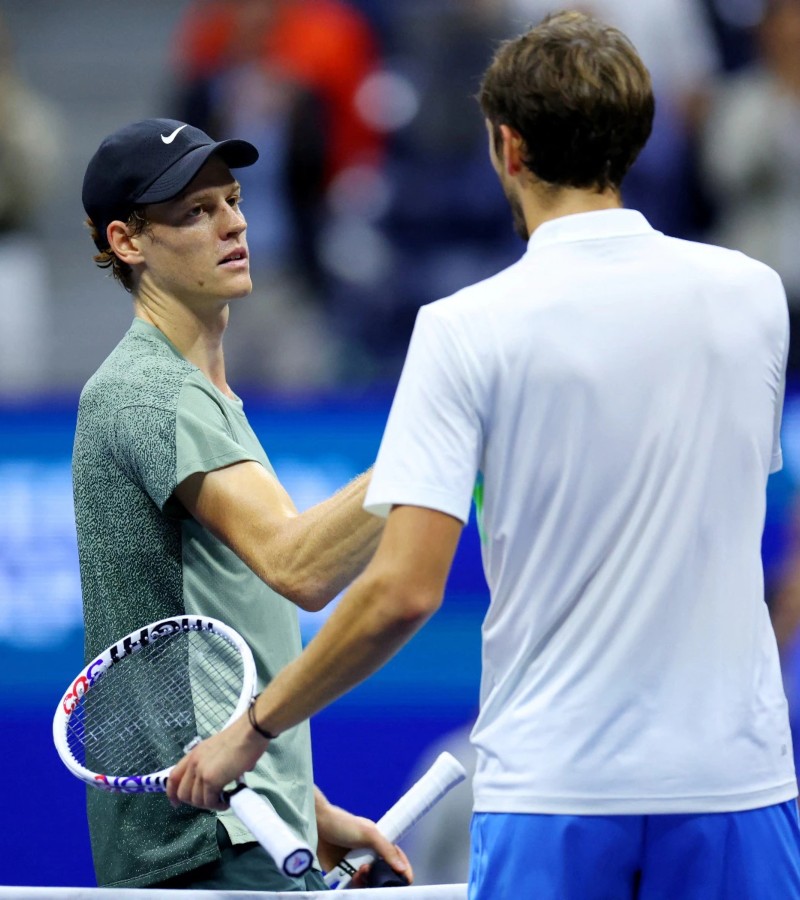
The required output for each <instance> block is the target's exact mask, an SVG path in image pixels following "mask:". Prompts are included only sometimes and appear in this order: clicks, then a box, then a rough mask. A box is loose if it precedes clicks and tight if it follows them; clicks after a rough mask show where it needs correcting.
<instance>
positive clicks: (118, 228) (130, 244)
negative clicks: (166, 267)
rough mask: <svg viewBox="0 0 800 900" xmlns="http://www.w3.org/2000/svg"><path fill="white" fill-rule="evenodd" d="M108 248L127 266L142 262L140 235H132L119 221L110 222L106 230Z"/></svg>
mask: <svg viewBox="0 0 800 900" xmlns="http://www.w3.org/2000/svg"><path fill="white" fill-rule="evenodd" d="M106 238H107V239H108V246H109V247H110V248H111V251H112V252H113V253H114V255H115V256H116V257H117V258H118V259H120V260H121V261H122V262H124V263H127V264H128V265H129V266H132V265H136V263H141V262H144V257H143V256H142V252H141V234H137V235H132V234H131V233H130V231H129V229H128V226H127V225H126V224H125V223H124V222H123V221H121V220H119V219H116V220H115V221H113V222H110V223H109V225H108V228H107V229H106Z"/></svg>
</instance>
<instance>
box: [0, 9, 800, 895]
mask: <svg viewBox="0 0 800 900" xmlns="http://www.w3.org/2000/svg"><path fill="white" fill-rule="evenodd" d="M576 5H577V6H580V7H582V8H586V9H590V10H593V11H594V12H595V13H596V14H597V15H598V16H599V17H601V18H605V19H607V20H608V21H609V22H611V23H612V24H616V25H618V26H619V27H621V28H622V29H623V30H624V31H625V32H626V33H627V34H628V35H629V36H630V37H631V39H632V40H633V42H634V43H635V44H636V46H637V48H638V49H639V51H640V53H641V54H642V56H643V58H644V60H645V62H646V63H647V65H648V67H649V68H650V69H651V72H652V75H653V80H654V85H655V89H656V95H657V100H658V114H657V119H656V124H655V129H654V133H653V137H652V139H651V141H650V143H649V145H648V147H647V149H646V151H645V153H644V154H643V155H642V158H641V159H640V161H639V162H638V163H637V166H636V167H635V168H634V170H633V171H632V172H631V174H630V176H629V178H628V179H627V181H626V184H625V201H626V203H627V205H629V206H633V207H636V208H639V209H641V210H642V211H643V212H645V214H646V215H647V216H648V217H649V218H650V220H651V222H652V224H653V225H654V226H655V227H657V228H659V229H661V230H663V231H665V232H666V233H668V234H672V235H674V236H677V237H685V238H691V239H697V240H704V241H713V242H719V243H724V244H726V245H728V246H733V247H736V248H737V249H742V250H744V251H745V252H748V253H750V254H751V255H753V256H756V257H757V258H761V259H763V260H764V261H765V262H767V263H769V264H770V265H772V266H774V267H775V268H776V269H777V270H778V271H779V272H780V273H781V275H782V276H783V278H784V282H785V284H786V286H787V293H788V295H789V300H790V309H791V311H792V319H793V325H794V318H795V317H794V310H795V308H797V307H800V253H798V241H800V0H777V2H772V3H766V4H764V3H762V2H760V0H719V2H716V0H694V2H692V0H637V2H636V3H631V2H630V0H585V2H581V3H578V4H576ZM557 8H559V7H558V5H556V4H550V3H544V2H541V0H403V2H398V3H382V2H380V0H361V2H355V0H353V2H349V3H348V2H345V0H221V2H218V0H193V2H190V0H139V2H137V3H136V4H122V3H99V2H96V0H94V2H92V0H70V2H69V3H68V4H61V3H57V2H46V0H0V510H2V516H0V760H1V761H2V762H3V763H5V766H6V771H8V772H10V773H12V775H11V784H12V787H11V796H10V797H9V798H8V799H9V800H10V802H9V803H8V804H7V807H6V810H7V811H6V815H5V816H4V817H3V824H2V825H0V834H1V835H2V837H3V845H4V849H5V851H6V852H5V856H4V864H3V867H2V874H0V882H2V883H4V884H11V885H13V884H19V885H26V884H30V885H33V884H40V885H82V884H92V883H93V876H92V871H91V863H90V857H89V851H88V837H87V832H86V825H85V819H84V814H83V789H82V787H81V786H80V785H79V784H78V783H77V782H76V781H74V779H72V777H71V776H70V775H69V774H68V773H67V771H66V770H65V769H63V767H62V766H61V764H60V762H59V761H58V759H57V756H56V754H55V750H54V749H53V747H52V740H51V736H50V721H51V716H52V712H53V711H54V709H55V706H56V704H57V702H58V700H59V698H60V696H61V694H62V692H63V691H64V689H65V688H66V685H67V682H68V681H69V679H70V678H71V677H72V676H73V675H74V674H75V672H76V671H77V670H78V669H79V668H80V667H81V665H82V632H81V600H80V584H79V578H78V571H77V554H76V549H75V535H74V524H73V521H72V497H71V483H70V470H69V466H70V452H71V442H72V432H73V428H74V421H75V414H76V409H77V399H78V394H79V391H80V389H81V387H82V385H83V383H84V382H85V381H86V379H87V378H88V377H89V375H91V373H92V372H93V371H94V369H95V368H96V367H97V366H98V365H99V363H100V362H101V361H102V360H103V358H104V357H105V356H106V355H107V354H108V352H109V351H110V350H111V349H112V347H113V346H114V344H115V343H116V342H117V341H118V340H119V338H120V337H121V336H122V334H123V333H124V331H125V330H126V329H127V327H128V324H129V321H130V318H131V306H130V299H129V298H128V297H127V295H125V293H124V292H123V291H122V290H121V289H120V288H119V287H118V286H117V285H115V284H114V283H112V282H111V280H110V279H109V278H108V277H107V276H106V275H105V273H103V272H101V271H99V270H97V269H96V268H95V267H94V265H93V263H92V259H91V256H92V245H91V242H90V240H89V238H88V234H87V231H86V229H85V227H84V225H83V224H82V223H83V218H84V216H83V210H82V208H81V204H80V186H81V180H82V176H83V171H84V169H85V166H86V163H87V161H88V159H89V157H90V156H91V154H92V153H93V152H94V150H95V149H96V147H97V145H98V143H99V142H100V140H101V139H102V138H103V137H104V136H105V135H106V134H108V133H109V132H111V131H113V130H114V129H116V128H117V127H119V126H120V125H122V124H124V123H126V122H128V121H131V120H134V119H137V118H145V117H150V116H166V117H175V118H181V119H187V120H189V121H192V123H193V124H196V125H199V126H201V127H203V128H205V129H206V130H208V131H209V132H210V133H212V134H213V135H214V136H215V137H220V138H222V137H228V136H238V137H246V138H248V139H250V140H252V141H253V142H254V143H256V144H257V145H258V146H259V148H260V149H261V151H262V159H261V161H260V164H259V165H258V166H256V167H253V169H252V170H241V172H240V173H238V174H239V175H240V176H241V181H242V184H243V189H244V198H245V199H244V206H243V209H244V211H245V214H246V215H247V217H248V223H249V231H248V237H249V242H250V246H251V257H252V264H253V274H254V281H255V284H256V289H255V291H254V295H253V297H251V298H249V299H247V300H245V301H242V302H241V303H239V304H237V305H236V306H235V308H234V310H233V313H232V319H231V327H230V332H229V335H228V342H227V362H228V367H229V375H230V379H231V383H232V385H233V387H234V388H235V389H236V390H238V391H239V392H240V393H241V394H242V396H243V398H244V400H245V404H246V408H247V410H248V414H249V416H250V418H251V421H252V423H253V426H254V428H255V430H256V432H257V433H258V434H259V437H260V438H261V440H262V443H263V444H264V447H265V449H266V451H267V453H268V455H269V456H270V458H271V460H272V462H273V464H274V466H275V468H276V471H277V473H278V475H279V477H280V478H281V480H282V481H283V482H284V484H285V485H286V487H287V489H288V490H289V492H290V493H291V494H292V496H293V497H294V498H295V501H296V502H297V504H298V506H299V507H301V508H302V507H305V506H308V505H310V504H312V503H314V502H316V501H317V500H320V499H322V498H324V497H325V496H327V495H329V494H330V493H331V492H332V491H333V490H335V489H336V488H338V487H339V486H341V485H342V484H343V483H344V482H346V481H347V480H348V479H349V478H350V477H352V476H353V475H355V474H356V473H358V472H359V471H363V470H364V469H365V468H366V467H368V466H369V465H370V464H371V462H372V460H373V459H374V456H375V452H376V450H377V447H378V444H379V441H380V437H381V432H382V429H383V425H384V422H385V419H386V415H387V412H388V408H389V403H390V402H391V396H392V392H393V389H394V386H395V384H396V380H397V377H398V374H399V371H400V366H401V364H402V360H403V356H404V353H405V348H406V345H407V342H408V337H409V335H410V331H411V327H412V325H413V321H414V317H415V315H416V311H417V309H418V308H419V306H420V305H422V304H423V303H426V302H430V301H432V300H435V299H437V298H439V297H442V296H445V295H447V294H450V293H452V292H454V291H456V290H458V289H459V288H460V287H463V286H465V285H466V284H468V283H470V282H473V281H475V280H478V279H480V278H482V277H485V276H487V275H490V274H492V273H493V272H495V271H497V270H498V269H500V268H502V267H503V266H505V265H507V264H508V263H510V262H511V261H513V260H514V259H515V258H517V257H518V256H519V255H520V254H521V252H522V250H523V245H522V244H521V243H520V242H519V241H518V239H516V238H515V237H514V235H513V231H512V228H511V222H510V216H509V214H508V211H507V209H506V204H505V200H504V198H503V196H502V193H501V191H500V189H499V187H498V186H497V184H496V179H495V177H494V173H493V172H492V170H491V168H490V166H489V163H488V159H487V155H486V137H485V131H484V126H483V122H482V120H481V117H480V114H479V112H478V109H477V106H476V104H475V102H474V100H473V95H474V93H475V91H476V90H477V87H478V84H479V79H480V74H481V72H482V70H483V69H484V67H485V66H486V64H487V63H488V61H489V59H490V58H491V54H492V52H493V48H494V47H495V46H496V43H497V41H498V40H500V39H502V38H504V37H508V36H511V35H513V34H515V33H518V32H519V31H520V30H522V29H523V28H524V27H525V26H526V25H528V24H530V23H533V22H536V21H538V20H539V19H540V18H541V16H542V15H543V14H545V13H546V12H548V11H550V10H553V9H557ZM795 343H800V342H795ZM790 367H791V369H790V390H789V396H788V398H787V407H786V413H785V418H784V435H783V443H784V455H785V468H784V471H783V472H781V473H779V474H778V475H776V476H773V478H772V479H771V481H770V484H769V498H768V500H769V503H768V506H769V509H768V516H767V522H766V527H765V538H764V561H765V570H766V575H767V585H766V592H765V600H766V601H767V602H769V603H770V605H771V608H772V609H773V612H774V617H775V622H776V630H777V632H778V638H779V642H780V647H781V651H782V654H783V659H784V666H785V672H786V683H787V693H788V695H789V698H790V702H791V706H792V710H793V717H796V716H797V711H798V709H800V701H798V702H795V695H796V693H797V690H796V687H795V685H796V684H797V683H800V678H798V676H797V672H798V671H800V662H798V658H800V651H799V650H798V641H797V638H796V635H797V622H798V620H800V613H799V612H798V610H799V609H800V600H798V597H800V562H799V561H800V553H798V552H797V546H796V545H797V534H796V527H795V526H796V521H797V516H796V483H797V477H798V472H800V395H798V393H797V392H796V387H795V381H796V372H797V370H798V367H797V362H796V360H794V358H792V359H791V360H790ZM487 602H488V596H487V592H486V586H485V583H484V580H483V575H482V572H481V567H480V549H479V542H478V538H477V535H476V530H475V527H474V523H472V522H471V523H470V524H469V525H468V527H467V529H466V530H465V533H464V538H463V539H462V542H461V546H460V548H459V553H458V557H457V560H456V564H455V566H454V570H453V573H452V576H451V578H450V582H449V584H448V592H447V597H446V600H445V604H444V607H443V609H442V611H441V612H440V613H439V614H438V615H437V616H436V617H435V618H434V620H433V621H432V622H431V623H430V624H429V625H428V626H427V627H426V629H424V630H423V632H422V633H421V634H420V635H419V636H418V637H417V638H415V639H414V641H412V643H411V644H410V645H409V646H408V647H407V648H406V649H405V650H404V651H403V652H402V653H401V654H400V656H399V657H398V658H397V659H396V660H395V661H393V662H392V663H391V664H390V665H389V666H388V667H387V668H386V669H385V670H384V671H382V672H381V673H380V674H379V675H377V676H376V677H375V678H374V679H372V680H371V681H370V682H369V683H367V684H365V685H364V686H362V687H361V688H359V689H358V690H357V691H355V692H353V693H352V694H351V695H349V696H347V697H346V698H343V699H342V700H341V701H339V702H338V703H337V704H335V705H334V706H333V707H332V708H331V709H330V710H328V711H326V712H325V713H323V714H322V715H320V716H318V717H317V718H316V719H315V720H314V722H313V725H312V734H313V739H314V749H315V766H316V773H317V781H318V783H319V784H320V786H321V787H322V788H323V789H324V790H325V791H326V792H327V793H328V794H329V796H330V797H331V799H332V800H333V801H334V802H337V803H340V804H342V805H345V806H348V807H349V808H351V809H352V810H353V811H355V812H359V813H362V814H365V815H369V816H373V817H376V818H377V817H379V816H380V815H381V814H382V813H383V812H384V811H385V809H386V808H387V807H388V806H389V805H390V804H391V803H392V802H393V800H394V799H395V798H396V797H397V796H398V795H399V793H400V792H401V791H402V790H404V789H405V787H407V783H408V779H409V777H410V776H411V773H412V771H414V767H415V764H416V763H417V760H418V759H419V758H420V756H421V755H423V754H424V753H425V750H426V748H427V747H428V746H429V744H430V743H431V742H435V741H439V740H441V739H442V738H443V736H446V735H447V734H449V733H450V732H451V731H452V730H454V729H458V728H459V727H460V726H462V725H463V724H464V723H466V722H468V721H469V720H470V719H471V717H472V714H473V711H474V709H475V707H476V704H477V699H478V679H479V670H480V623H481V620H482V617H483V614H484V611H485V608H486V604H487ZM322 615H323V614H318V615H317V616H313V615H304V616H303V618H302V624H303V629H304V636H305V637H306V638H308V637H310V636H311V635H312V634H313V633H314V631H315V630H316V629H317V628H318V627H319V622H320V616H322ZM460 790H462V791H466V790H467V788H465V787H462V788H460ZM142 802H147V798H143V801H142ZM430 877H431V878H435V874H431V875H430Z"/></svg>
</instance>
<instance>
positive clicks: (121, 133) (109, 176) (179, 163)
mask: <svg viewBox="0 0 800 900" xmlns="http://www.w3.org/2000/svg"><path fill="white" fill-rule="evenodd" d="M212 154H217V155H218V156H219V157H221V158H222V160H223V161H224V162H225V163H226V164H227V165H228V166H229V167H230V168H232V169H236V168H243V167H244V166H252V165H253V163H254V162H255V161H256V160H257V159H258V150H256V148H255V147H254V146H253V145H252V144H250V143H248V141H240V140H228V141H214V140H212V139H211V138H210V137H209V136H208V135H207V134H206V133H205V132H204V131H201V130H200V129H199V128H195V127H194V126H193V125H189V124H187V123H186V122H178V121H177V120H176V119H144V120H143V121H141V122H133V123H131V124H130V125H126V126H125V127H124V128H120V129H119V130H118V131H115V132H114V133H113V134H110V135H109V136H108V137H107V138H105V140H103V142H102V143H101V144H100V146H99V148H98V149H97V152H96V153H95V155H94V156H93V157H92V158H91V159H90V160H89V165H88V166H87V168H86V174H85V175H84V177H83V193H82V199H83V208H84V209H85V210H86V214H87V215H88V216H89V218H90V219H91V220H92V224H93V225H94V226H95V228H96V229H97V234H98V240H97V241H96V242H95V243H97V246H98V249H100V250H105V249H106V248H107V247H108V242H107V240H106V230H107V228H108V225H109V223H110V222H113V221H114V220H115V219H120V220H121V221H123V222H127V220H128V217H129V216H130V214H131V213H132V212H133V210H134V208H135V207H137V206H141V205H143V204H145V203H163V202H164V201H165V200H171V199H172V198H173V197H175V196H177V195H178V194H180V192H181V191H182V190H183V189H184V188H185V187H186V186H187V185H188V184H189V182H190V181H191V180H192V179H193V178H194V176H195V175H197V173H198V172H199V171H200V169H201V168H202V166H203V164H204V163H205V162H206V160H207V159H208V158H209V157H210V156H211V155H212Z"/></svg>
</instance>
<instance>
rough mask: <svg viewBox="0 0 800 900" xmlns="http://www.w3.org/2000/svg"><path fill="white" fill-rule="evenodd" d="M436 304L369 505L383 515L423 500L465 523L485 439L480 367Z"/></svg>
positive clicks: (413, 357)
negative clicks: (477, 377) (477, 380)
mask: <svg viewBox="0 0 800 900" xmlns="http://www.w3.org/2000/svg"><path fill="white" fill-rule="evenodd" d="M435 306H436V304H434V305H432V306H429V307H423V309H422V310H420V312H419V314H418V316H417V321H416V324H415V326H414V332H413V334H412V337H411V343H410V345H409V349H408V355H407V357H406V361H405V364H404V366H403V372H402V374H401V376H400V382H399V384H398V387H397V392H396V394H395V398H394V401H393V403H392V409H391V412H390V414H389V420H388V422H387V425H386V431H385V432H384V436H383V440H382V441H381V446H380V450H379V452H378V458H377V461H376V463H375V468H374V470H373V474H372V479H371V481H370V486H369V488H368V490H367V496H366V499H365V503H364V507H365V509H367V510H368V511H370V512H373V513H375V514H376V515H384V516H385V515H388V512H389V510H390V509H391V507H392V506H393V505H395V504H403V505H410V506H422V507H425V508H428V509H435V510H438V511H440V512H444V513H447V514H448V515H452V516H454V517H455V518H457V519H460V520H461V521H462V522H466V521H467V520H468V518H469V510H470V504H471V501H472V492H473V488H474V486H475V479H476V476H477V472H478V468H479V461H480V459H481V454H482V446H483V428H482V425H481V416H480V412H479V403H478V399H477V395H478V394H479V392H478V390H477V385H476V383H475V380H474V379H475V377H476V373H477V366H476V365H474V364H470V363H474V360H470V356H469V350H468V348H467V345H466V343H465V342H464V341H463V340H461V339H459V335H458V328H457V326H456V325H455V324H454V323H453V322H452V321H450V320H447V319H445V318H444V317H442V316H441V315H438V314H437V313H436V312H435Z"/></svg>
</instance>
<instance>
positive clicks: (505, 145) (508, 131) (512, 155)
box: [499, 125, 525, 175]
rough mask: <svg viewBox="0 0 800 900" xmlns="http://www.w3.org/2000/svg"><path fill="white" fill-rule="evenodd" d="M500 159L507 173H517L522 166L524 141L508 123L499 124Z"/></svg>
mask: <svg viewBox="0 0 800 900" xmlns="http://www.w3.org/2000/svg"><path fill="white" fill-rule="evenodd" d="M499 127H500V159H501V160H502V163H503V168H504V169H505V170H506V172H507V173H508V174H509V175H518V174H519V173H520V172H521V171H522V169H523V168H524V165H523V162H522V159H523V156H524V151H525V141H523V140H522V135H521V134H520V133H519V132H518V131H517V130H516V129H515V128H512V127H511V126H510V125H500V126H499Z"/></svg>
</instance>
